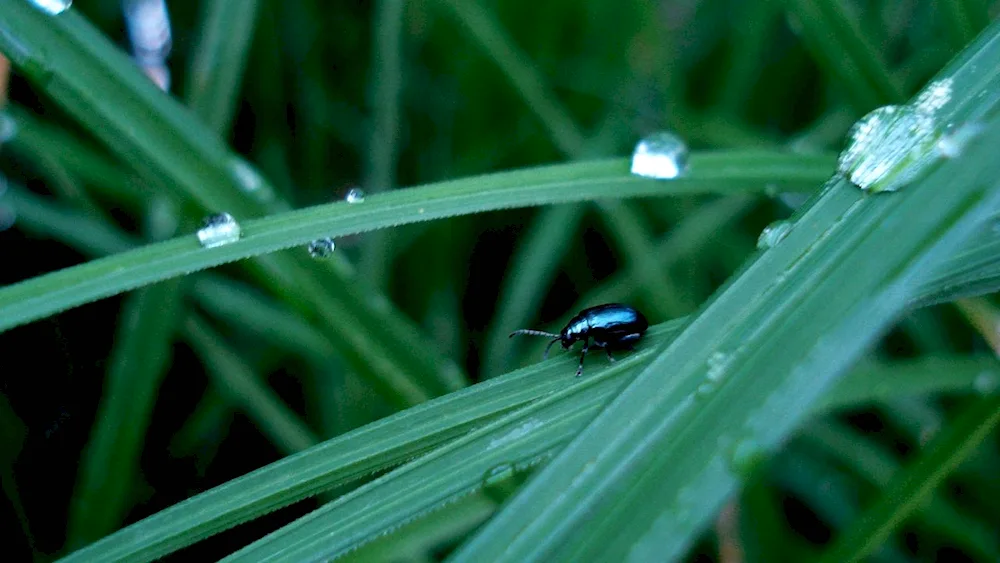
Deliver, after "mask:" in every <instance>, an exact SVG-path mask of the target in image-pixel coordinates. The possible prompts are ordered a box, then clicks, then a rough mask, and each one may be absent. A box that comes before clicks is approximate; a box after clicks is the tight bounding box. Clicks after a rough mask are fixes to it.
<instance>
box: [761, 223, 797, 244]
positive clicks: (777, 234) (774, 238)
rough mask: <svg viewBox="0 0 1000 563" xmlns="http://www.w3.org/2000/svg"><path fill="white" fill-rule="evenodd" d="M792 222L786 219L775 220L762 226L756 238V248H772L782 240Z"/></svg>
mask: <svg viewBox="0 0 1000 563" xmlns="http://www.w3.org/2000/svg"><path fill="white" fill-rule="evenodd" d="M792 226H793V225H792V223H790V222H788V221H775V222H774V223H771V224H770V225H768V226H766V227H764V230H763V231H761V232H760V236H759V237H758V238H757V248H759V249H761V250H764V249H768V248H774V247H775V246H777V244H778V243H779V242H781V241H782V240H784V238H785V237H786V236H788V233H789V232H791V230H792Z"/></svg>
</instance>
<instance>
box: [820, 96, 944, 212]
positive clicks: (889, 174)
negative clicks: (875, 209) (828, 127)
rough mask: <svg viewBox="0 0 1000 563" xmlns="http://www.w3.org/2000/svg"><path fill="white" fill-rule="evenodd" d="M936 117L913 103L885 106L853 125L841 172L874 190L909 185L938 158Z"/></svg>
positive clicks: (866, 188) (892, 188)
mask: <svg viewBox="0 0 1000 563" xmlns="http://www.w3.org/2000/svg"><path fill="white" fill-rule="evenodd" d="M934 142H935V135H934V118H933V117H932V116H931V114H929V113H925V112H922V111H917V110H916V109H914V108H913V107H911V106H885V107H881V108H878V109H876V110H874V111H872V112H871V113H869V114H868V115H866V116H864V117H862V118H861V119H860V120H859V121H858V122H857V123H855V124H854V126H853V127H852V128H851V132H850V133H849V137H848V141H847V147H846V148H845V149H844V150H843V152H841V153H840V158H839V159H838V161H837V171H838V172H840V173H841V174H843V175H844V176H846V177H847V178H848V179H849V180H850V181H851V183H853V184H854V185H856V186H858V187H859V188H861V189H862V190H865V191H870V192H873V193H875V192H892V191H896V190H898V189H899V188H901V187H903V186H905V185H906V184H909V183H910V182H912V181H913V180H914V179H916V178H917V176H918V175H919V174H920V173H921V172H923V170H924V169H925V168H926V167H927V165H929V164H930V163H931V162H933V160H934V158H933V157H934V151H932V150H931V149H932V147H933V145H934Z"/></svg>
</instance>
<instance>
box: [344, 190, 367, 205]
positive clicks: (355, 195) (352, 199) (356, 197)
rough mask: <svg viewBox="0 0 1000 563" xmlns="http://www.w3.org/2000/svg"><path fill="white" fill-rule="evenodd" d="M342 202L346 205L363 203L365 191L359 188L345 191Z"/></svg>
mask: <svg viewBox="0 0 1000 563" xmlns="http://www.w3.org/2000/svg"><path fill="white" fill-rule="evenodd" d="M344 201H346V202H347V203H363V202H364V201H365V191H364V190H362V189H361V188H351V189H349V190H347V195H345V196H344Z"/></svg>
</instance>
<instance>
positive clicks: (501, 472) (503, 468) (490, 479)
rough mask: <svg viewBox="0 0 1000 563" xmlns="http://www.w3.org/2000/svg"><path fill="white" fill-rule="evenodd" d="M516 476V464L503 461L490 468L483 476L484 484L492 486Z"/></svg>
mask: <svg viewBox="0 0 1000 563" xmlns="http://www.w3.org/2000/svg"><path fill="white" fill-rule="evenodd" d="M513 476H514V465H513V464H511V463H501V464H500V465H497V466H496V467H492V468H490V469H489V470H488V471H487V472H486V474H485V475H484V476H483V486H485V487H491V486H496V485H498V484H499V483H502V482H504V481H506V480H507V479H510V478H511V477H513Z"/></svg>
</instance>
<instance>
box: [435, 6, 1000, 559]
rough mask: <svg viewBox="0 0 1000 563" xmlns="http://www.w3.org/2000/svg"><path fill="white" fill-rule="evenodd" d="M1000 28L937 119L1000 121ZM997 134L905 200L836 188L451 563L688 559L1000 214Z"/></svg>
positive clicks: (957, 73)
mask: <svg viewBox="0 0 1000 563" xmlns="http://www.w3.org/2000/svg"><path fill="white" fill-rule="evenodd" d="M998 30H1000V28H998V27H996V26H994V27H992V28H991V30H990V31H989V32H987V33H986V34H984V35H983V36H982V37H981V38H980V40H979V41H977V42H976V44H974V45H973V46H971V47H970V48H969V49H968V50H967V51H966V52H965V53H964V54H963V55H961V56H960V57H959V58H958V59H957V61H956V62H954V63H953V64H952V65H951V66H950V67H949V68H948V69H947V70H946V71H945V72H943V73H942V74H941V75H940V76H942V77H948V78H950V79H951V81H952V85H953V86H954V90H953V92H954V94H955V95H954V97H953V98H951V100H950V101H951V103H950V104H946V105H945V106H944V107H942V109H941V111H940V112H939V113H938V114H937V115H936V116H935V117H936V119H938V121H937V123H939V124H942V123H948V122H958V123H962V122H965V121H967V120H970V119H976V120H979V119H984V118H986V116H992V115H993V114H995V111H996V106H997V104H998V100H997V99H996V96H995V95H991V92H995V88H993V85H994V84H995V83H996V81H997V80H1000V65H998V64H997V60H1000V39H998V33H997V32H998ZM973 69H975V70H974V71H973ZM987 127H988V128H989V133H988V138H987V137H985V136H984V137H983V138H982V139H980V140H979V142H977V143H975V146H970V147H967V148H968V149H969V150H968V151H967V152H965V153H964V154H963V155H961V156H959V157H958V158H956V159H954V160H949V161H944V162H942V161H940V160H939V161H937V162H936V163H935V164H936V165H937V167H936V168H935V169H933V170H930V171H928V172H926V173H925V175H924V176H923V178H921V179H920V180H919V181H916V182H914V183H913V184H912V185H910V186H907V187H906V189H905V191H903V192H901V193H899V194H889V195H888V196H887V197H868V196H867V194H863V193H862V192H861V191H860V190H858V189H857V188H856V187H854V186H851V185H850V184H848V183H847V182H846V181H844V180H842V179H833V180H832V181H831V182H830V183H828V185H827V188H826V189H825V190H824V192H823V194H822V195H821V196H820V197H818V198H816V199H814V200H813V202H812V204H811V205H809V206H807V207H806V208H804V209H802V211H801V213H800V215H799V217H798V220H797V222H796V224H795V227H794V228H793V229H792V231H791V232H790V233H789V235H788V237H787V238H785V239H784V240H783V241H782V242H781V243H780V244H778V245H777V246H775V247H772V248H770V249H768V250H767V251H766V252H763V253H761V254H759V255H758V256H757V258H756V260H753V261H752V262H750V263H749V264H748V265H747V266H746V267H745V269H744V270H743V271H742V272H741V273H740V274H739V275H737V276H736V277H734V278H733V279H732V280H731V281H730V283H729V284H728V285H727V286H726V287H725V288H724V289H723V290H721V291H720V292H718V293H717V294H716V296H715V297H714V299H713V300H712V301H711V302H710V303H709V304H708V305H707V306H706V307H705V308H704V309H703V310H702V312H701V313H700V314H699V315H698V316H697V317H696V318H695V319H694V320H692V321H691V323H690V324H689V325H688V328H687V329H686V330H685V331H684V332H683V333H682V334H681V336H680V337H678V339H676V340H674V341H673V342H672V343H671V345H669V346H668V347H666V349H664V350H663V351H662V352H661V353H660V354H658V357H657V359H656V360H655V361H654V362H653V363H652V364H651V365H650V366H649V367H648V368H647V369H645V370H644V371H643V373H642V374H641V375H640V376H639V377H638V378H637V379H636V380H635V381H634V382H632V383H631V384H630V385H629V386H628V388H627V389H626V390H625V391H624V392H623V393H622V394H621V395H619V397H618V398H617V399H616V400H615V401H614V402H613V403H612V404H611V405H610V406H609V407H608V408H607V409H605V411H604V412H603V413H602V414H601V415H600V416H598V418H597V419H596V420H595V421H594V422H593V423H592V424H591V425H590V426H588V428H587V429H586V430H584V431H583V432H582V433H581V434H580V435H579V436H578V437H577V438H576V439H575V440H574V441H573V442H572V443H571V444H570V446H569V447H567V448H566V449H565V450H563V452H561V453H560V454H559V455H558V456H557V457H556V458H555V459H554V460H553V462H551V463H550V464H549V465H547V466H546V467H545V468H544V469H543V470H542V471H541V472H540V473H539V475H537V476H536V477H535V478H534V479H532V480H531V481H530V482H529V483H528V485H526V486H525V487H524V488H523V489H522V490H521V491H520V492H519V493H518V495H516V496H515V498H514V499H513V500H512V501H511V502H509V503H508V504H507V505H506V506H505V507H504V508H503V509H502V510H501V511H500V513H499V514H498V515H497V516H496V517H495V518H493V519H492V520H491V521H490V522H489V523H488V524H487V525H486V526H485V527H484V528H483V529H482V530H480V531H479V533H478V534H477V535H476V536H475V537H474V538H473V539H472V540H471V541H470V542H469V543H467V544H466V545H465V546H464V547H463V548H461V549H460V550H459V551H458V552H457V553H456V554H455V555H454V556H453V557H454V559H455V560H456V561H469V560H483V559H488V560H517V561H527V560H536V559H539V558H552V557H565V558H569V559H594V558H611V559H618V558H622V557H625V556H630V557H636V558H640V559H644V558H649V557H653V556H654V553H655V554H656V557H657V558H659V559H667V560H671V559H674V558H676V557H679V556H680V555H681V554H682V553H683V552H684V550H685V549H686V548H687V547H688V546H689V545H690V543H691V542H692V541H693V539H694V537H695V535H696V534H697V533H698V532H699V531H700V529H701V527H702V526H703V525H704V523H706V522H707V520H708V519H709V518H710V517H711V514H712V513H713V512H714V511H715V510H716V509H717V508H718V506H719V505H720V504H721V502H722V501H723V499H724V498H725V497H727V496H728V495H729V494H730V492H731V491H732V490H733V489H734V488H735V487H736V485H737V483H738V480H739V478H740V475H742V474H743V473H744V472H745V471H746V470H747V469H748V468H749V467H752V465H753V464H754V463H755V462H756V460H757V459H759V457H760V456H761V455H762V453H763V452H766V451H768V450H771V449H773V448H775V447H776V446H777V445H778V444H780V443H781V442H782V441H784V440H785V439H786V438H787V436H788V435H789V434H790V433H791V431H792V430H793V429H794V427H795V425H796V424H797V423H798V422H799V421H800V420H801V418H802V416H803V415H804V413H805V412H806V409H807V408H808V407H809V406H810V405H811V404H812V403H814V402H815V401H816V400H817V399H818V398H819V396H820V395H822V393H823V391H824V390H825V389H826V388H827V387H828V386H829V385H830V384H831V383H832V382H833V381H835V380H836V378H837V376H839V375H840V373H842V372H843V371H844V370H845V369H846V367H847V366H848V365H850V362H851V361H852V360H853V359H854V358H855V357H856V356H857V355H858V354H859V353H860V352H861V351H862V350H863V348H864V347H865V346H867V345H869V344H870V343H871V342H872V341H873V340H874V339H875V338H876V337H877V336H879V335H880V334H881V333H882V331H883V330H885V328H886V327H887V325H888V324H889V323H890V322H891V321H892V320H894V319H895V318H896V316H898V315H899V314H900V313H901V312H902V311H903V309H904V308H905V307H906V305H907V304H908V301H909V300H910V299H912V297H913V296H914V295H915V289H916V287H917V284H918V282H919V281H920V280H921V279H923V278H924V277H926V275H927V274H928V273H929V272H930V271H931V269H932V268H935V267H939V266H940V265H941V264H942V263H944V262H945V260H946V258H947V257H948V255H949V254H951V253H953V252H954V251H956V250H957V249H958V248H959V247H960V245H961V244H962V243H963V242H965V241H966V240H968V239H969V237H970V236H971V235H972V234H974V232H975V231H976V229H977V228H978V227H979V226H980V225H981V224H983V222H984V221H985V220H986V219H987V218H989V217H990V216H991V215H992V214H993V212H994V210H995V209H996V207H997V206H998V205H1000V186H998V185H997V180H996V178H997V177H998V174H1000V164H998V163H996V162H991V161H992V160H995V159H992V157H990V156H989V153H988V151H989V147H990V146H991V143H993V142H997V141H998V140H1000V123H998V122H996V121H993V122H990V125H989V126H987ZM713 366H714V367H713ZM709 374H711V375H709ZM699 389H701V390H700V391H699ZM626 513H627V514H628V516H627V517H626V516H625V514H626ZM626 523H627V525H626ZM571 532H572V533H571Z"/></svg>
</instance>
